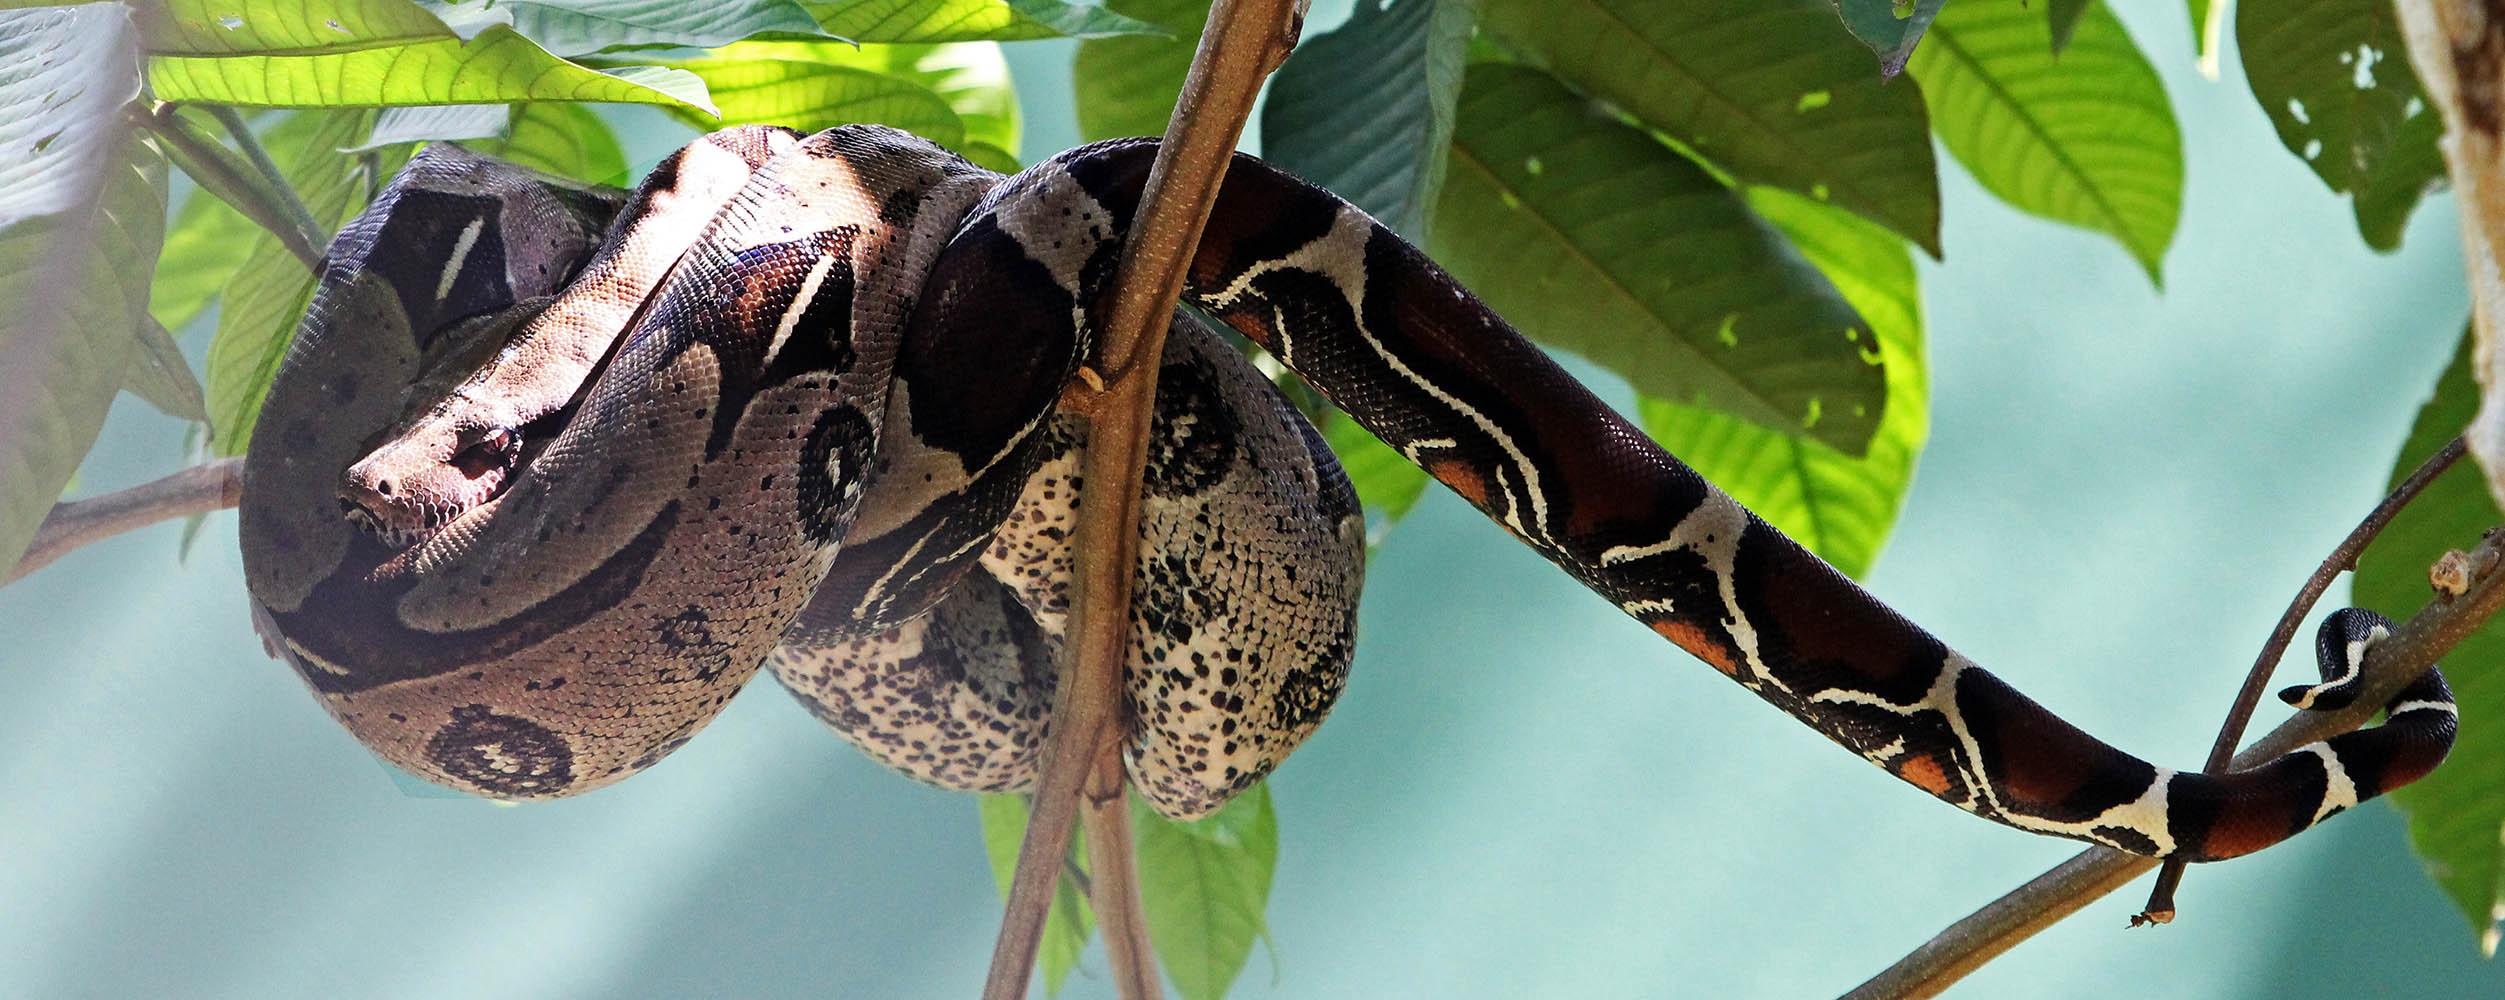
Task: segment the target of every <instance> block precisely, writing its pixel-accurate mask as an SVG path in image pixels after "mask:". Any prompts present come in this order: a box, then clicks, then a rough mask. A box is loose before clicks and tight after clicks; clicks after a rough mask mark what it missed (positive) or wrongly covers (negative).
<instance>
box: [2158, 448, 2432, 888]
mask: <svg viewBox="0 0 2505 1000" xmlns="http://www.w3.org/2000/svg"><path fill="white" fill-rule="evenodd" d="M2462 449H2463V445H2462V439H2461V438H2458V437H2456V438H2454V439H2453V440H2451V441H2448V442H2445V444H2444V447H2442V448H2438V449H2436V453H2435V454H2433V455H2429V456H2427V460H2426V461H2424V462H2420V463H2418V469H2417V471H2415V472H2412V473H2410V474H2409V478H2407V479H2404V480H2401V484H2400V485H2399V486H2397V487H2394V488H2393V489H2392V493H2391V495H2390V496H2386V497H2384V498H2383V502H2382V503H2379V504H2376V505H2375V509H2374V510H2372V511H2370V512H2368V513H2367V514H2366V519H2365V520H2363V521H2359V522H2357V527H2356V529H2355V530H2352V531H2350V532H2349V533H2348V537H2347V538H2343V539H2341V540H2340V544H2339V545H2338V546H2336V547H2334V548H2333V549H2332V550H2331V554H2330V555H2328V556H2324V557H2323V560H2322V565H2320V566H2317V567H2315V568H2314V575H2313V576H2310V577H2307V578H2306V580H2305V586H2304V588H2303V589H2301V590H2298V591H2297V592H2296V599H2295V600H2293V601H2289V602H2288V609H2287V610H2286V611H2284V612H2281V613H2280V615H2279V624H2278V625H2277V626H2276V627H2274V628H2272V629H2271V630H2270V639H2269V641H2267V642H2264V643H2262V644H2261V655H2259V656H2256V657H2254V658H2253V668H2252V669H2251V670H2248V671H2245V673H2244V687H2243V688H2242V689H2241V690H2239V691H2237V692H2236V693H2235V704H2234V705H2233V706H2231V707H2229V708H2228V709H2227V719H2226V721H2225V722H2222V723H2220V724H2219V726H2218V739H2217V740H2216V741H2215V742H2213V743H2211V744H2210V746H2209V761H2208V763H2205V764H2202V765H2201V772H2202V773H2204V774H2224V773H2226V768H2227V762H2228V761H2229V760H2230V759H2232V758H2233V757H2234V756H2235V747H2236V744H2238V743H2241V742H2243V741H2244V727H2245V726H2247V725H2250V724H2252V721H2253V708H2254V706H2257V705H2259V704H2261V694H2262V692H2263V691H2264V690H2266V689H2268V688H2269V686H2270V674H2271V672H2272V671H2273V670H2275V669H2277V668H2278V666H2279V657H2280V656H2281V655H2282V654H2284V653H2286V652H2287V650H2288V644H2289V643H2291V642H2294V641H2295V640H2296V628H2297V626H2299V625H2302V624H2304V622H2305V616H2306V614H2308V613H2310V612H2312V611H2313V609H2314V602H2315V601H2319V600H2321V599H2322V593H2323V591H2326V590H2329V589H2331V581H2333V580H2336V579H2339V576H2340V574H2341V573H2344V572H2347V571H2349V570H2352V569H2355V568H2357V557H2358V556H2359V555H2360V554H2362V553H2364V552H2365V551H2366V546H2367V545H2368V544H2369V543H2371V542H2373V541H2374V540H2375V536H2376V535H2380V534H2382V533H2383V529H2384V526H2386V525H2389V524H2391V523H2392V518H2393V517H2395V516H2397V515H2399V514H2400V512H2401V508H2403V507H2407V506H2409V502H2410V501H2411V500H2413V499H2415V498H2417V496H2418V492H2419V491H2420V490H2423V489H2426V488H2427V484H2428V483H2431V482H2434V481H2435V477H2436V476H2438V475H2441V474H2443V472H2444V470H2446V469H2449V468H2452V467H2453V463H2454V462H2456V461H2459V460H2460V459H2461V457H2462ZM2185 864H2187V862H2185V861H2183V860H2182V859H2179V858H2168V859H2166V862H2165V864H2163V865H2162V866H2160V867H2159V868H2158V869H2157V884H2156V885H2155V886H2154V887H2152V888H2151V889H2150V890H2149V893H2148V905H2147V906H2144V907H2141V908H2140V912H2139V914H2138V915H2136V916H2134V917H2132V918H2131V926H2133V927H2140V926H2144V925H2147V924H2162V923H2165V922H2167V921H2170V920H2173V919H2174V890H2175V885H2176V884H2177V883H2179V882H2181V881H2182V880H2183V867H2184V865H2185Z"/></svg>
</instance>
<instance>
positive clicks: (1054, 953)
mask: <svg viewBox="0 0 2505 1000" xmlns="http://www.w3.org/2000/svg"><path fill="white" fill-rule="evenodd" d="M979 798H980V808H981V809H982V819H983V856H984V857H985V858H987V859H989V860H990V861H991V865H992V883H993V884H994V885H995V886H997V887H999V889H1000V895H1001V898H1003V899H1006V898H1008V896H1009V882H1010V879H1011V878H1013V877H1014V876H1015V875H1016V874H1017V871H1018V847H1019V846H1020V845H1021V844H1023V843H1024V842H1025V840H1026V817H1027V806H1026V796H1023V795H984V796H980V797H979ZM1070 852H1071V859H1072V861H1071V863H1072V865H1073V866H1075V867H1076V868H1077V869H1078V871H1079V874H1081V875H1085V874H1086V873H1087V835H1086V833H1085V832H1084V831H1073V832H1072V834H1071V837H1070ZM1095 933H1096V918H1095V915H1094V914H1093V913H1092V912H1091V911H1089V909H1088V907H1087V897H1086V896H1085V895H1083V894H1081V893H1080V892H1079V888H1078V885H1077V884H1076V883H1074V882H1073V881H1071V878H1070V874H1069V873H1068V872H1066V871H1065V872H1063V873H1062V875H1061V881H1060V882H1059V883H1058V884H1056V885H1054V886H1053V891H1052V906H1051V907H1050V908H1048V909H1046V910H1045V911H1044V936H1043V940H1041V941H1039V942H1037V945H1036V949H1035V964H1036V965H1038V966H1041V967H1042V968H1041V971H1042V972H1043V974H1044V991H1045V992H1046V993H1050V994H1055V995H1058V994H1059V993H1060V992H1061V984H1062V983H1063V982H1064V981H1066V980H1068V979H1069V978H1070V970H1071V969H1073V968H1076V967H1077V966H1078V964H1079V953H1080V952H1082V951H1085V950H1087V939H1088V938H1089V937H1091V936H1094V935H1095Z"/></svg>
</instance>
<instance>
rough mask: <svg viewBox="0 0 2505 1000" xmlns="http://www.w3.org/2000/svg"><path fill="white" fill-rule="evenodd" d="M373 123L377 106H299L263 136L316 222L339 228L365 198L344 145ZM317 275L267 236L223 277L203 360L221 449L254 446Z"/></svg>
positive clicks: (231, 451) (213, 431) (361, 177)
mask: <svg viewBox="0 0 2505 1000" xmlns="http://www.w3.org/2000/svg"><path fill="white" fill-rule="evenodd" d="M373 122H374V112H372V111H321V112H301V113H297V114H292V115H287V116H285V117H283V118H281V119H280V120H279V121H278V123H277V124H275V125H273V126H272V127H271V128H270V129H269V131H268V133H267V134H265V135H263V136H262V139H261V142H262V145H263V146H264V147H266V148H267V149H268V150H269V151H270V155H271V157H272V158H273V159H274V160H276V161H277V163H278V165H279V168H280V170H281V171H282V172H283V173H284V174H285V175H286V177H287V182H288V184H289V185H290V186H292V187H294V188H295V190H296V194H297V195H298V196H299V197H301V198H303V199H304V204H305V208H306V209H307V210H309V211H311V212H312V213H313V218H314V221H316V222H317V223H319V224H321V225H323V226H325V227H331V226H336V225H338V224H339V223H340V222H341V221H343V220H345V219H346V218H347V217H348V216H349V215H351V214H353V213H354V212H355V210H356V209H357V208H359V207H361V206H362V205H363V204H364V200H365V192H366V186H367V185H366V182H367V180H368V177H367V175H366V173H365V170H364V167H363V165H362V164H361V163H360V162H359V156H358V154H352V153H345V152H341V150H344V149H348V148H351V147H353V146H355V145H357V144H358V143H359V142H360V141H362V140H363V139H364V138H365V135H366V133H367V131H368V130H369V129H370V128H371V127H372V125H373ZM313 278H314V276H313V273H312V272H311V271H309V270H307V269H306V268H305V266H304V264H303V262H301V261H298V260H297V259H296V258H295V256H294V255H293V254H290V253H288V252H287V250H286V248H285V247H284V246H281V245H280V244H279V242H278V239H277V238H276V237H273V236H270V235H267V234H264V235H262V236H261V237H260V238H259V239H257V240H255V241H254V242H253V244H252V249H251V250H250V251H248V252H247V253H245V255H244V263H243V266H242V267H240V268H238V269H237V270H236V272H235V275H234V277H233V278H231V279H229V280H228V281H227V282H226V290H225V293H224V301H223V303H222V304H221V305H220V306H219V308H218V317H217V339H215V340H212V341H210V342H209V356H208V360H207V364H206V367H207V369H208V379H207V390H208V403H209V407H208V408H209V436H210V444H211V446H212V447H213V448H215V449H216V451H217V453H218V454H220V455H240V454H243V453H244V449H245V448H247V447H250V445H251V443H252V425H253V422H254V421H255V420H257V419H259V417H260V415H261V397H262V396H264V395H266V394H268V392H269V389H270V379H271V378H272V377H273V376H275V375H277V374H278V362H279V359H280V358H281V357H284V356H285V355H286V353H287V344H288V342H289V341H291V340H293V339H294V338H295V332H296V321H297V320H298V319H299V318H301V317H302V316H303V315H304V307H305V303H306V302H307V301H309V300H310V299H311V297H312V295H313Z"/></svg>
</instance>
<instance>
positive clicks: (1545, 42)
mask: <svg viewBox="0 0 2505 1000" xmlns="http://www.w3.org/2000/svg"><path fill="white" fill-rule="evenodd" d="M1484 3H1485V6H1484V8H1483V9H1482V10H1481V12H1480V16H1479V29H1480V31H1481V32H1483V33H1485V34H1487V35H1491V36H1493V37H1494V38H1495V39H1496V40H1497V41H1499V42H1501V43H1502V44H1504V45H1505V46H1508V47H1510V48H1512V49H1514V50H1515V51H1518V52H1520V53H1522V54H1524V55H1526V56H1528V57H1530V58H1531V59H1532V60H1533V61H1535V62H1537V63H1539V64H1540V65H1542V66H1545V67H1546V68H1547V69H1548V70H1549V72H1551V73H1554V74H1556V75H1557V76H1558V77H1559V78H1560V79H1563V80H1564V81H1566V82H1567V83H1569V84H1572V85H1573V86H1574V88H1575V89H1576V90H1579V91H1582V92H1584V93H1586V94H1590V95H1592V96H1594V97H1598V98H1601V99H1603V100H1606V101H1609V102H1612V103H1614V104H1616V105H1617V106H1618V107H1619V108H1621V109H1624V110H1625V112H1626V113H1628V114H1630V115H1633V116H1634V117H1635V119H1636V120H1637V121H1640V122H1642V123H1643V124H1644V126H1645V127H1647V128H1653V129H1658V130H1660V131H1661V132H1663V133H1664V134H1666V135H1668V136H1670V137H1671V138H1673V139H1676V140H1677V141H1678V142H1680V143H1681V144H1683V145H1685V146H1686V147H1688V148H1689V149H1692V150H1694V151H1695V152H1696V153H1697V154H1698V155H1700V156H1702V157H1704V158H1705V159H1707V160H1709V161H1711V162H1712V163H1713V164H1714V165H1716V166H1718V167H1720V168H1722V169H1723V170H1725V171H1728V172H1729V173H1730V174H1731V175H1732V176H1734V177H1736V178H1738V179H1739V180H1740V181H1741V182H1743V183H1748V184H1766V185H1772V186H1774V187H1781V188H1789V189H1791V190H1793V191H1798V192H1800V193H1802V194H1805V195H1808V196H1810V197H1812V198H1816V199H1818V200H1820V201H1831V202H1833V203H1835V204H1836V205H1839V206H1842V207H1844V208H1847V209H1850V210H1852V211H1854V212H1857V213H1860V214H1861V215H1863V216H1866V217H1868V218H1871V219H1874V220H1877V221H1878V222H1879V223H1880V224H1881V225H1884V226H1886V227H1888V228H1889V229H1893V230H1895V231H1897V232H1899V233H1902V234H1904V235H1905V236H1906V237H1907V238H1908V239H1911V240H1913V241H1914V242H1915V243H1916V244H1918V245H1920V246H1921V247H1922V248H1923V249H1924V250H1927V251H1930V252H1931V253H1932V254H1933V255H1935V256H1936V255H1937V254H1938V253H1939V246H1940V191H1939V181H1938V177H1937V166H1936V164H1935V163H1934V162H1933V160H1932V156H1931V126H1930V121H1929V119H1928V118H1927V117H1925V114H1924V111H1923V104H1922V93H1923V89H1924V88H1919V87H1916V86H1913V85H1912V83H1911V81H1907V80H1902V79H1899V80H1895V81H1891V82H1888V83H1885V84H1882V83H1881V82H1880V80H1879V78H1878V75H1877V74H1875V73H1872V72H1870V57H1869V56H1868V55H1866V54H1864V50H1863V48H1862V46H1861V44H1860V43H1859V42H1856V41H1854V40H1853V37H1852V35H1851V34H1850V33H1848V32H1846V31H1845V30H1844V27H1843V25H1841V24H1839V23H1837V21H1836V18H1835V15H1834V13H1833V11H1832V9H1831V8H1830V7H1829V6H1828V4H1826V3H1824V2H1822V0H1773V2H1768V0H1686V2H1681V3H1656V2H1653V0H1484ZM1949 9H1952V10H1953V9H1956V8H1955V7H1951V8H1949ZM1924 48H1925V49H1927V48H1929V46H1927V45H1926V46H1924ZM1917 51H1920V50H1917Z"/></svg>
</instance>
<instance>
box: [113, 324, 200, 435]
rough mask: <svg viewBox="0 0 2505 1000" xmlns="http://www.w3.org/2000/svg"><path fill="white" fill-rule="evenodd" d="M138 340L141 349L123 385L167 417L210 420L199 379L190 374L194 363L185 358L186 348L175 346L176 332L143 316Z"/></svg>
mask: <svg viewBox="0 0 2505 1000" xmlns="http://www.w3.org/2000/svg"><path fill="white" fill-rule="evenodd" d="M138 342H139V349H138V350H137V351H134V352H132V354H131V359H130V370H129V371H128V372H126V373H124V374H123V376H122V388H123V389H125V390H128V391H129V392H130V394H131V395H134V396H137V397H139V398H140V399H142V400H145V401H146V402H147V404H148V405H150V406H153V407H156V408H157V411H158V412H160V413H163V414H165V415H166V416H169V417H175V418H178V419H182V420H207V419H209V411H208V410H207V408H206V406H207V404H206V403H205V401H203V400H202V398H201V394H200V380H199V379H198V378H196V377H194V376H193V375H192V374H191V363H190V362H188V361H185V360H183V349H182V348H181V347H178V346H175V344H174V335H173V334H171V333H168V332H166V329H165V327H163V326H159V325H158V324H157V321H156V320H154V319H152V318H149V317H145V316H142V317H140V321H139V329H138Z"/></svg>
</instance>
